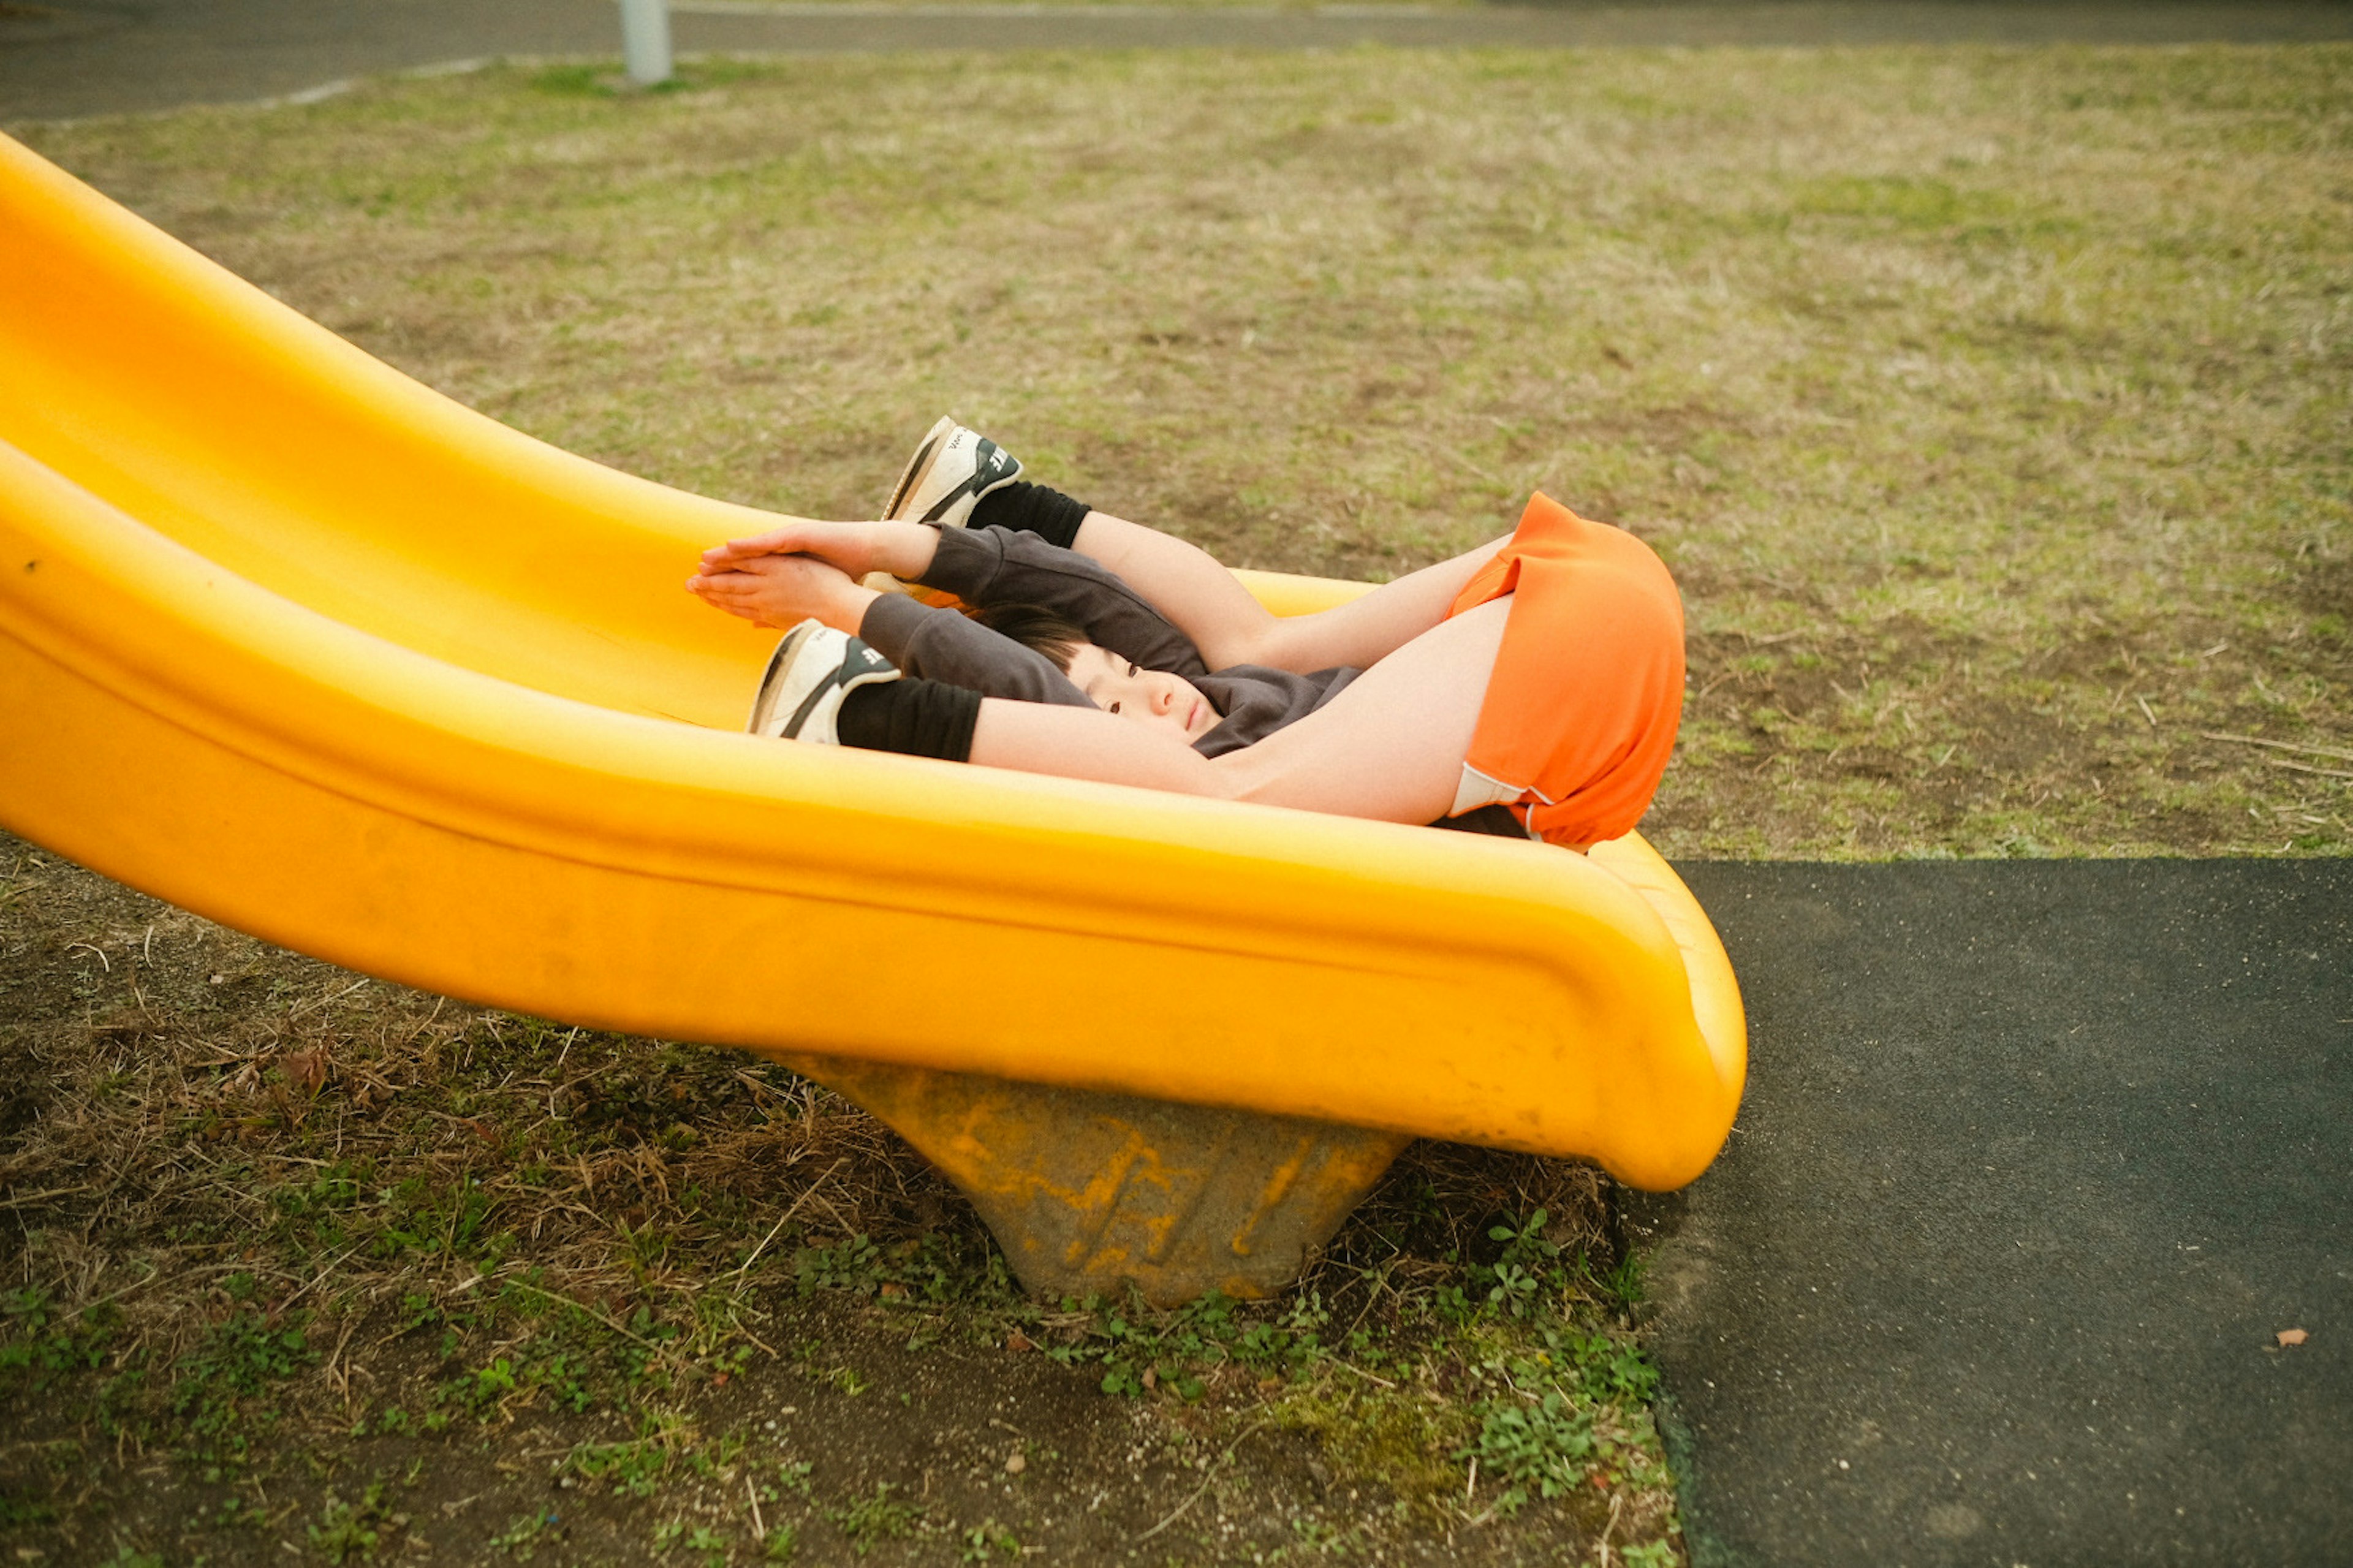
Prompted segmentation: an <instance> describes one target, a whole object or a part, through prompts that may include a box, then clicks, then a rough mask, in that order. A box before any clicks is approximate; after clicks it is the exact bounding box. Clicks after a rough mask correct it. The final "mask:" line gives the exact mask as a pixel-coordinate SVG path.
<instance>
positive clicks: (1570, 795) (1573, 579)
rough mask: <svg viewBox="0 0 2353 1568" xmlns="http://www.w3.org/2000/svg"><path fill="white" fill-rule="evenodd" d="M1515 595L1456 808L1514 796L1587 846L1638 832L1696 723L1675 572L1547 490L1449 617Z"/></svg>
mask: <svg viewBox="0 0 2353 1568" xmlns="http://www.w3.org/2000/svg"><path fill="white" fill-rule="evenodd" d="M1506 594H1509V595H1512V608H1511V612H1510V618H1509V619H1507V620H1506V621H1505V622H1504V645H1503V647H1502V649H1501V651H1499V652H1498V653H1497V654H1496V656H1495V673H1494V675H1493V679H1490V680H1489V681H1488V683H1487V700H1486V701H1485V702H1484V703H1483V704H1482V705H1481V707H1480V709H1479V728H1478V731H1477V732H1476V733H1475V734H1474V735H1473V736H1472V741H1471V754H1470V756H1469V757H1468V758H1467V759H1466V760H1465V761H1464V763H1463V764H1462V784H1461V790H1460V792H1459V793H1458V794H1457V795H1456V796H1455V801H1454V808H1453V810H1452V811H1451V812H1450V813H1449V814H1448V815H1450V816H1459V815H1461V813H1463V812H1466V811H1475V810H1477V809H1478V808H1479V807H1481V806H1482V805H1495V804H1497V803H1498V802H1501V803H1503V804H1504V805H1509V806H1511V808H1512V811H1513V815H1514V816H1517V817H1519V818H1520V819H1521V821H1522V822H1524V823H1525V824H1526V826H1527V828H1528V831H1529V832H1530V833H1532V834H1534V835H1535V837H1539V838H1542V839H1544V840H1545V841H1546V842H1547V843H1551V844H1560V845H1566V846H1567V847H1570V848H1575V849H1582V848H1584V847H1586V846H1588V845H1589V844H1596V843H1599V842H1600V841H1601V840H1602V839H1605V838H1616V837H1620V836H1621V835H1623V834H1626V833H1628V832H1630V831H1631V830H1632V828H1633V826H1634V824H1636V823H1637V822H1640V821H1641V818H1642V813H1643V812H1645V811H1647V810H1649V809H1650V805H1651V795H1653V794H1655V793H1656V792H1657V790H1658V787H1659V777H1660V775H1661V774H1662V773H1665V772H1666V768H1667V757H1668V755H1669V753H1671V752H1673V750H1674V747H1675V727H1676V726H1677V725H1678V724H1679V723H1680V722H1681V721H1682V719H1683V600H1682V599H1681V597H1680V596H1678V595H1677V594H1676V593H1675V583H1674V579H1673V578H1672V577H1671V576H1669V575H1668V574H1667V567H1666V563H1664V562H1662V561H1661V560H1660V559H1659V558H1658V556H1657V555H1656V554H1655V553H1654V552H1652V551H1651V547H1650V546H1649V545H1647V544H1645V543H1643V542H1641V540H1639V539H1637V538H1635V537H1634V536H1633V535H1632V534H1630V533H1628V532H1627V531H1624V530H1623V529H1619V528H1611V527H1609V525H1608V524H1606V523H1599V522H1588V521H1586V520H1585V519H1584V518H1581V517H1579V516H1577V514H1576V513H1575V512H1573V511H1571V510H1568V508H1567V507H1565V506H1563V505H1561V504H1560V503H1559V502H1558V501H1556V500H1553V499H1552V498H1551V497H1549V496H1546V495H1537V496H1535V497H1533V498H1531V499H1530V500H1529V501H1528V505H1527V510H1525V511H1524V512H1522V513H1521V514H1520V526H1519V528H1518V529H1517V530H1516V531H1514V533H1513V535H1512V541H1511V542H1510V543H1509V544H1506V545H1505V546H1504V549H1503V551H1502V552H1501V553H1499V554H1498V555H1497V556H1496V557H1495V558H1494V559H1493V561H1491V562H1489V563H1487V564H1486V565H1485V566H1483V567H1482V568H1481V569H1480V572H1479V575H1478V576H1476V577H1474V578H1472V580H1471V584H1470V585H1469V586H1468V587H1466V588H1464V589H1463V590H1462V592H1461V594H1459V595H1456V596H1455V600H1454V603H1453V605H1452V606H1451V608H1449V609H1448V611H1447V615H1448V616H1449V617H1450V618H1451V617H1452V616H1459V615H1461V613H1462V612H1463V611H1465V610H1469V609H1474V608H1476V607H1477V606H1479V605H1484V604H1487V603H1489V602H1490V601H1491V600H1494V599H1499V598H1502V597H1503V596H1504V595H1506Z"/></svg>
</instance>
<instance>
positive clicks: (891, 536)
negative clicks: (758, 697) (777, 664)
mask: <svg viewBox="0 0 2353 1568" xmlns="http://www.w3.org/2000/svg"><path fill="white" fill-rule="evenodd" d="M938 546H939V535H938V534H937V533H935V532H934V531H932V530H931V529H929V528H926V527H924V526H923V525H922V524H921V523H913V522H813V521H805V520H801V519H795V520H794V521H790V522H786V523H785V524H783V525H781V526H779V527H776V528H772V529H770V530H769V531H766V532H765V533H758V534H754V535H753V536H752V537H750V538H748V539H731V540H729V541H728V542H726V543H724V544H719V545H713V546H712V548H711V549H709V550H706V551H704V552H702V569H701V570H700V571H698V572H697V573H696V574H694V575H693V576H691V577H690V578H688V579H687V580H686V588H687V592H689V593H691V594H693V595H696V596H697V597H699V598H701V599H702V602H703V603H705V604H707V605H711V606H712V608H714V609H720V610H724V611H726V612H727V613H728V614H729V615H731V616H742V617H743V618H744V619H745V620H747V621H750V622H751V623H752V624H753V625H754V626H773V627H776V628H778V629H782V628H784V627H786V626H797V625H798V624H799V623H800V622H802V621H805V620H807V619H809V618H810V617H812V616H814V617H816V618H817V619H818V620H820V621H823V622H824V623H825V624H826V625H828V626H834V627H837V628H839V630H842V631H846V632H855V631H856V630H857V629H858V626H859V623H860V620H861V619H862V618H863V617H864V616H865V613H866V606H867V605H871V604H872V603H873V602H874V600H875V598H876V596H877V595H875V593H874V591H873V590H872V589H871V588H867V587H863V586H861V585H860V583H859V581H858V579H859V578H860V577H862V576H864V575H865V574H867V573H869V572H888V573H890V574H892V576H895V577H910V578H912V577H919V576H921V575H922V574H923V572H924V570H925V569H926V568H928V567H929V566H930V565H931V563H932V554H933V552H934V551H935V550H936V549H937V548H938Z"/></svg>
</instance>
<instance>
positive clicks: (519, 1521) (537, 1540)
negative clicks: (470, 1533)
mask: <svg viewBox="0 0 2353 1568" xmlns="http://www.w3.org/2000/svg"><path fill="white" fill-rule="evenodd" d="M559 1522H560V1520H559V1518H558V1516H557V1515H556V1514H554V1512H541V1513H519V1514H516V1515H515V1516H514V1517H513V1518H512V1519H511V1520H509V1521H507V1527H506V1528H505V1529H504V1530H501V1531H499V1532H498V1533H497V1534H496V1535H493V1536H491V1539H490V1540H489V1541H488V1542H486V1543H485V1544H487V1545H488V1546H489V1547H490V1549H491V1551H493V1552H503V1553H504V1554H505V1555H507V1556H509V1557H513V1558H517V1559H519V1560H521V1561H522V1562H525V1563H528V1562H530V1561H531V1558H532V1554H533V1552H536V1551H537V1550H538V1549H539V1548H540V1547H542V1546H545V1545H550V1544H552V1542H549V1541H548V1540H547V1539H546V1537H547V1535H548V1533H549V1532H550V1531H554V1529H555V1527H556V1525H557V1524H558V1523H559Z"/></svg>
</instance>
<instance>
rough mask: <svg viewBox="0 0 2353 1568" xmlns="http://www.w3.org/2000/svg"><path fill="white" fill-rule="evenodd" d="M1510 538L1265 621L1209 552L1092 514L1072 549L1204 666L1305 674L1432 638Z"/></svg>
mask: <svg viewBox="0 0 2353 1568" xmlns="http://www.w3.org/2000/svg"><path fill="white" fill-rule="evenodd" d="M1509 537H1510V536H1509V535H1506V536H1505V537H1504V539H1498V540H1494V541H1492V542H1489V543H1486V544H1482V545H1481V546H1480V547H1479V548H1478V549H1476V550H1473V551H1472V552H1469V553H1468V554H1464V555H1458V556H1456V557H1454V559H1452V560H1451V561H1441V562H1440V563H1438V564H1437V565H1435V566H1426V567H1424V568H1422V569H1421V570H1420V571H1419V572H1414V573H1409V574H1407V575H1405V576H1403V577H1400V578H1398V580H1397V581H1395V582H1393V583H1385V584H1382V585H1381V586H1380V587H1378V588H1377V589H1375V590H1374V591H1373V592H1372V593H1370V594H1367V595H1365V596H1364V597H1362V598H1360V599H1355V600H1351V601H1350V602H1349V603H1347V604H1345V605H1340V606H1338V607H1337V608H1335V609H1330V610H1325V611H1323V612H1321V613H1319V614H1316V615H1313V616H1273V615H1270V614H1268V613H1267V611H1266V610H1265V608H1264V607H1263V606H1261V605H1260V604H1259V602H1258V601H1257V600H1256V599H1255V598H1252V597H1251V596H1250V590H1249V589H1247V588H1245V587H1243V586H1242V585H1241V584H1240V583H1239V582H1237V581H1236V580H1235V578H1234V575H1233V574H1232V573H1230V572H1229V571H1227V570H1226V569H1225V568H1224V567H1223V566H1220V565H1219V564H1218V562H1217V560H1216V558H1214V557H1213V556H1211V555H1210V554H1209V553H1208V552H1207V551H1204V550H1202V549H1200V548H1198V546H1195V545H1191V544H1187V542H1185V541H1183V540H1181V539H1177V538H1176V537H1174V536H1173V535H1170V534H1166V533H1163V532H1161V531H1159V530H1157V529H1153V528H1146V527H1145V526H1144V525H1142V524H1141V523H1134V522H1129V521H1126V520H1124V519H1123V518H1116V517H1113V516H1112V515H1110V514H1109V513H1108V512H1100V511H1091V512H1089V513H1087V516H1086V521H1083V522H1082V523H1081V524H1080V525H1079V531H1078V536H1077V538H1076V539H1075V540H1073V541H1072V543H1073V545H1074V546H1075V547H1076V548H1077V550H1078V551H1079V552H1080V553H1081V554H1082V555H1087V556H1092V558H1093V559H1095V560H1096V561H1099V562H1101V563H1103V565H1105V566H1107V567H1109V568H1110V569H1111V570H1112V571H1113V572H1116V573H1118V574H1120V576H1122V577H1123V578H1125V579H1126V580H1127V583H1128V584H1129V585H1130V586H1131V587H1133V588H1134V589H1135V591H1136V592H1137V593H1139V594H1142V595H1144V596H1145V598H1146V599H1148V600H1150V601H1151V602H1152V606H1153V608H1155V609H1156V610H1158V611H1159V612H1160V613H1161V614H1162V615H1164V616H1167V617H1168V618H1169V619H1170V620H1171V621H1173V622H1175V623H1176V627H1177V629H1178V630H1179V631H1182V632H1183V633H1184V634H1185V635H1186V636H1187V637H1190V638H1192V639H1193V646H1194V647H1198V648H1199V649H1200V650H1201V658H1203V659H1204V660H1206V661H1207V662H1208V666H1209V668H1212V669H1222V668H1225V667H1227V666H1228V665H1234V664H1263V665H1267V666H1270V667H1271V668H1276V669H1291V670H1298V671H1300V672H1302V673H1304V672H1306V671H1308V670H1314V669H1329V668H1333V667H1334V666H1335V665H1349V666H1353V667H1355V668H1359V669H1366V668H1371V667H1372V666H1374V665H1376V664H1377V663H1379V662H1380V661H1381V660H1382V659H1384V658H1388V656H1389V655H1390V654H1392V653H1394V652H1396V651H1397V650H1398V648H1401V647H1404V646H1405V645H1406V644H1407V643H1409V642H1410V641H1412V640H1413V639H1414V638H1415V637H1419V636H1420V635H1421V634H1422V633H1424V632H1426V631H1428V630H1430V627H1432V626H1436V625H1438V623H1439V622H1440V621H1442V620H1444V619H1445V618H1446V610H1447V606H1448V605H1451V604H1452V603H1453V602H1454V596H1455V595H1457V594H1460V593H1461V591H1462V589H1463V586H1464V584H1468V583H1469V582H1470V581H1471V579H1472V577H1473V576H1475V575H1476V574H1478V571H1479V568H1480V567H1482V566H1483V565H1485V564H1486V563H1487V562H1488V560H1489V559H1490V558H1491V557H1492V556H1493V554H1494V553H1495V552H1496V551H1497V550H1499V549H1501V548H1503V546H1504V542H1505V540H1507V539H1508V538H1509Z"/></svg>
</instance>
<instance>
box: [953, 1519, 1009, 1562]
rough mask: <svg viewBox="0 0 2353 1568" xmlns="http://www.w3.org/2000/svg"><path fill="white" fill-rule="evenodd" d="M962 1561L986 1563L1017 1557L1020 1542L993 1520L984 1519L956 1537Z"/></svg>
mask: <svg viewBox="0 0 2353 1568" xmlns="http://www.w3.org/2000/svg"><path fill="white" fill-rule="evenodd" d="M958 1541H959V1542H960V1545H961V1552H960V1555H961V1556H962V1558H963V1560H964V1561H965V1562H966V1563H986V1562H987V1561H988V1560H989V1559H990V1558H992V1557H1018V1556H1020V1555H1021V1542H1020V1541H1019V1540H1018V1538H1016V1537H1015V1535H1014V1533H1013V1532H1012V1531H1009V1530H1008V1529H1006V1528H1005V1526H1003V1525H1001V1524H999V1523H997V1521H995V1520H994V1519H984V1520H982V1521H980V1522H979V1523H978V1524H976V1525H974V1526H972V1527H971V1528H970V1529H968V1530H966V1531H964V1532H963V1534H962V1535H961V1536H959V1537H958Z"/></svg>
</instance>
